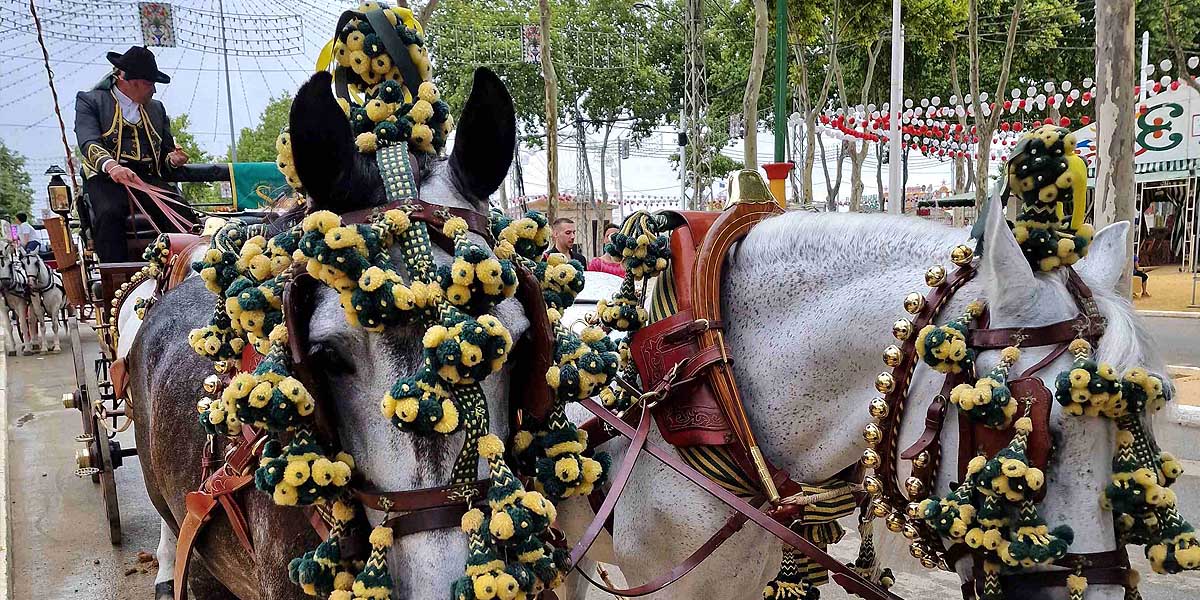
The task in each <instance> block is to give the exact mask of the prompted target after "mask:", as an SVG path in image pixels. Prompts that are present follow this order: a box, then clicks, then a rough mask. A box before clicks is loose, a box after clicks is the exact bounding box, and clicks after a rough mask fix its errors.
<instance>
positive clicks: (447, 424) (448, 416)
mask: <svg viewBox="0 0 1200 600" xmlns="http://www.w3.org/2000/svg"><path fill="white" fill-rule="evenodd" d="M455 429H458V407H457V406H455V405H454V402H452V401H450V400H449V399H446V400H442V418H441V419H440V420H438V422H437V424H436V425H434V426H433V430H434V431H436V432H438V433H450V432H452V431H454V430H455Z"/></svg>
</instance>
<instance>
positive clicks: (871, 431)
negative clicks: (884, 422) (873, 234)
mask: <svg viewBox="0 0 1200 600" xmlns="http://www.w3.org/2000/svg"><path fill="white" fill-rule="evenodd" d="M863 439H864V440H867V443H868V444H870V445H872V446H874V445H875V444H878V443H879V441H880V440H882V439H883V430H881V429H879V426H878V425H876V424H874V423H867V426H866V427H864V428H863Z"/></svg>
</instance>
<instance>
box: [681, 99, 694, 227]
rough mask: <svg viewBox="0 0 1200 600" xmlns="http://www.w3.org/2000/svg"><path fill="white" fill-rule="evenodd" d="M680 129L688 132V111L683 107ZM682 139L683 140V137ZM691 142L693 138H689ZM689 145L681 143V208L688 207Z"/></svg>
mask: <svg viewBox="0 0 1200 600" xmlns="http://www.w3.org/2000/svg"><path fill="white" fill-rule="evenodd" d="M679 130H680V131H682V132H685V134H686V132H687V112H686V111H685V110H683V109H680V110H679ZM680 141H683V140H682V139H681V140H680ZM688 141H689V142H691V140H688ZM687 175H688V174H687V145H686V144H680V145H679V208H680V210H687V209H688V200H687Z"/></svg>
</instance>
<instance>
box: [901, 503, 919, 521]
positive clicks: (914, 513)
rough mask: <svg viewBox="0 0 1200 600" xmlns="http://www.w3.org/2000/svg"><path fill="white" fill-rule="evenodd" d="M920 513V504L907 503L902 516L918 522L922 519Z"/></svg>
mask: <svg viewBox="0 0 1200 600" xmlns="http://www.w3.org/2000/svg"><path fill="white" fill-rule="evenodd" d="M921 512H922V511H921V503H920V502H909V503H908V506H905V507H904V515H905V516H907V517H908V518H909V519H910V520H912V521H917V520H920V519H921V517H922V514H921Z"/></svg>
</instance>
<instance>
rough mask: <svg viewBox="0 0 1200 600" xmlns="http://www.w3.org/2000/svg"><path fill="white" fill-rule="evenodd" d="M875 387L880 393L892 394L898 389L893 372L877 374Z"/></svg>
mask: <svg viewBox="0 0 1200 600" xmlns="http://www.w3.org/2000/svg"><path fill="white" fill-rule="evenodd" d="M875 389H876V390H878V391H879V393H880V394H890V393H891V392H892V390H894V389H896V380H895V378H893V377H892V374H891V373H880V374H878V375H876V376H875Z"/></svg>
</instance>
